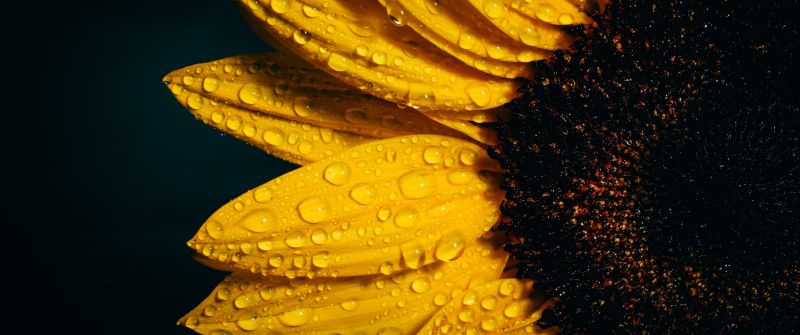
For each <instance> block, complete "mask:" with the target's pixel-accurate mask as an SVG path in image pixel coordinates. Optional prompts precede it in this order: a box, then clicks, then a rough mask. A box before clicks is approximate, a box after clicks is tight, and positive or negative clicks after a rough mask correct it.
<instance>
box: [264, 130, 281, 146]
mask: <svg viewBox="0 0 800 335" xmlns="http://www.w3.org/2000/svg"><path fill="white" fill-rule="evenodd" d="M263 137H264V142H267V143H268V144H271V145H275V146H278V145H281V144H283V141H284V140H285V139H286V134H284V133H283V130H280V129H278V128H269V129H267V130H264V135H263Z"/></svg>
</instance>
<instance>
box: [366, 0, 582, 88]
mask: <svg viewBox="0 0 800 335" xmlns="http://www.w3.org/2000/svg"><path fill="white" fill-rule="evenodd" d="M380 1H381V3H382V4H384V6H385V7H386V9H387V11H388V12H389V13H404V14H405V17H406V19H405V20H406V21H408V25H409V26H410V27H412V28H413V29H414V30H415V31H417V32H418V33H419V34H420V35H422V36H424V37H425V38H426V39H428V40H429V41H430V42H431V43H433V44H434V45H436V46H437V47H439V48H441V49H442V50H445V51H446V52H448V53H450V54H451V55H453V56H454V57H456V58H458V59H460V60H461V61H463V62H465V63H466V64H469V65H470V66H472V67H474V68H477V69H479V70H481V71H484V72H487V73H491V74H494V75H497V76H502V77H508V78H513V77H528V76H529V75H530V69H529V68H528V67H527V66H528V65H527V64H525V63H528V62H531V61H534V60H540V59H545V58H547V57H549V56H550V52H548V51H546V50H543V49H540V48H541V47H550V45H545V44H542V45H541V46H536V45H535V47H531V46H527V45H525V44H523V43H520V42H519V41H515V40H514V39H512V38H509V36H506V34H505V33H504V32H503V31H501V30H500V29H498V28H496V27H494V26H492V25H491V24H489V23H488V22H487V20H486V19H485V18H484V17H483V16H482V15H481V14H479V13H478V12H477V11H475V10H474V9H472V8H469V6H465V4H461V3H452V2H447V1H440V2H437V3H436V5H433V4H431V3H430V1H427V0H380ZM397 15H399V14H397ZM540 25H544V26H548V27H545V28H543V29H550V30H552V32H553V33H554V34H555V33H558V34H559V35H561V36H563V37H562V38H561V39H564V41H561V42H563V43H561V44H563V45H562V46H561V47H566V46H568V45H569V36H567V35H566V34H564V33H563V32H561V31H560V30H558V29H554V28H551V27H549V25H547V24H543V23H540ZM550 49H552V48H550Z"/></svg>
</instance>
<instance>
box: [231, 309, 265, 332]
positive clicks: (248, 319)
mask: <svg viewBox="0 0 800 335" xmlns="http://www.w3.org/2000/svg"><path fill="white" fill-rule="evenodd" d="M261 321H262V320H261V318H259V317H258V314H255V313H248V314H245V315H244V316H243V317H242V318H241V319H239V320H237V321H236V325H237V326H239V328H242V330H246V331H253V330H256V329H258V327H260V326H261Z"/></svg>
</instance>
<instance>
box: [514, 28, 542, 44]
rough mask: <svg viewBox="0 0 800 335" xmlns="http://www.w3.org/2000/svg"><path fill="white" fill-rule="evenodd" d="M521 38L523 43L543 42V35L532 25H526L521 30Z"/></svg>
mask: <svg viewBox="0 0 800 335" xmlns="http://www.w3.org/2000/svg"><path fill="white" fill-rule="evenodd" d="M519 39H520V40H521V41H522V43H525V44H527V45H531V46H536V45H539V43H540V42H541V35H539V32H538V31H536V30H535V29H533V28H532V27H525V28H524V29H522V31H520V32H519Z"/></svg>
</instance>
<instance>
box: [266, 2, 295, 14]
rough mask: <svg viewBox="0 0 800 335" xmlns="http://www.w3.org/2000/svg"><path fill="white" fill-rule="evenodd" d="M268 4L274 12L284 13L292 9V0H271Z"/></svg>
mask: <svg viewBox="0 0 800 335" xmlns="http://www.w3.org/2000/svg"><path fill="white" fill-rule="evenodd" d="M269 6H270V8H272V10H273V11H275V13H278V14H285V13H287V12H289V10H290V9H292V0H272V1H271V2H270V4H269Z"/></svg>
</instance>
